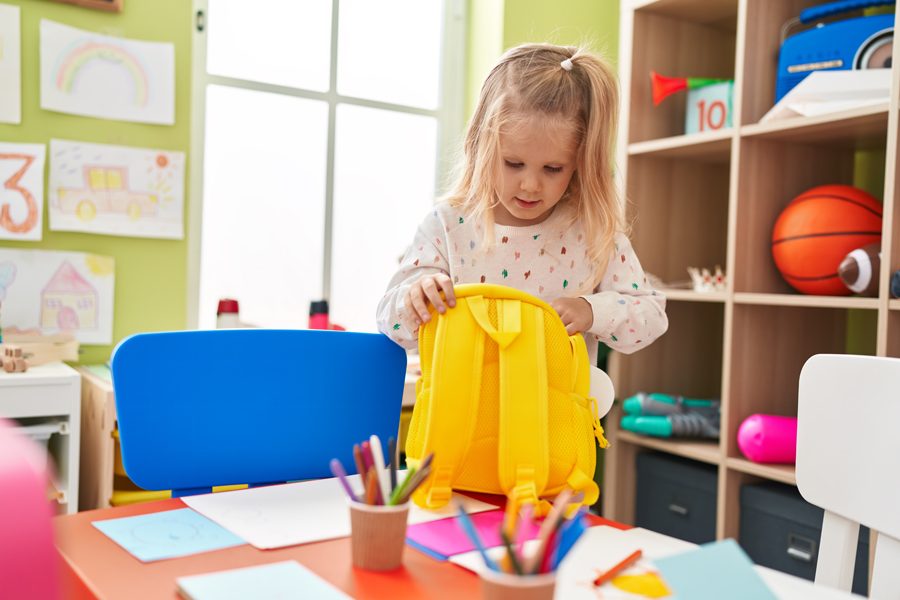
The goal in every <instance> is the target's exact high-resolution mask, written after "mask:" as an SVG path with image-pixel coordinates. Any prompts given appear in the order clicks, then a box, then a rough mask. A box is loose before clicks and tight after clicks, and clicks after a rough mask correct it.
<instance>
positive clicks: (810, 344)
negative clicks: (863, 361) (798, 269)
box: [722, 304, 878, 458]
mask: <svg viewBox="0 0 900 600" xmlns="http://www.w3.org/2000/svg"><path fill="white" fill-rule="evenodd" d="M877 321H878V312H877V311H875V310H847V309H844V308H821V307H798V306H771V305H756V304H735V306H734V316H733V323H732V327H733V331H732V342H731V343H732V353H731V377H730V383H729V391H728V406H727V407H726V411H725V415H724V416H725V418H724V419H723V423H722V434H723V435H724V436H725V440H726V441H725V451H726V455H727V456H728V457H729V458H741V456H742V455H741V454H740V451H739V449H738V447H737V431H738V429H739V427H740V425H741V423H743V421H744V419H746V418H747V417H749V416H750V415H752V414H756V413H761V414H774V415H782V416H796V415H797V389H798V385H799V384H798V382H799V379H800V371H801V369H802V368H803V365H804V364H805V363H806V361H807V359H809V357H811V356H813V355H814V354H823V353H825V354H875V346H876V330H877Z"/></svg>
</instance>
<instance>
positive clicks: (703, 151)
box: [628, 129, 734, 163]
mask: <svg viewBox="0 0 900 600" xmlns="http://www.w3.org/2000/svg"><path fill="white" fill-rule="evenodd" d="M733 137H734V130H733V129H723V130H719V131H704V132H702V133H690V134H685V135H676V136H673V137H667V138H662V139H657V140H647V141H645V142H635V143H634V144H630V145H629V146H628V154H629V155H631V156H649V155H652V156H654V157H659V158H687V159H693V160H699V161H705V162H713V163H727V162H728V160H729V158H730V157H731V139H732V138H733Z"/></svg>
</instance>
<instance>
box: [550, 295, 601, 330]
mask: <svg viewBox="0 0 900 600" xmlns="http://www.w3.org/2000/svg"><path fill="white" fill-rule="evenodd" d="M550 306H552V307H553V309H554V310H555V311H556V312H557V313H559V316H560V318H561V319H562V322H563V325H565V326H566V333H568V334H569V335H575V334H576V333H582V332H585V331H587V330H588V329H590V328H591V325H593V324H594V309H593V308H591V303H590V302H588V301H587V300H585V299H584V298H557V299H556V300H554V301H552V302H551V303H550Z"/></svg>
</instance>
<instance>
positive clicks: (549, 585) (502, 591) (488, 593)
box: [481, 571, 556, 600]
mask: <svg viewBox="0 0 900 600" xmlns="http://www.w3.org/2000/svg"><path fill="white" fill-rule="evenodd" d="M555 589H556V573H555V572H553V573H543V574H541V575H515V574H513V573H500V572H498V571H485V572H484V573H482V574H481V593H482V598H484V600H553V593H554V591H555Z"/></svg>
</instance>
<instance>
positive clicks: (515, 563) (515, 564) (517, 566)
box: [500, 527, 524, 575]
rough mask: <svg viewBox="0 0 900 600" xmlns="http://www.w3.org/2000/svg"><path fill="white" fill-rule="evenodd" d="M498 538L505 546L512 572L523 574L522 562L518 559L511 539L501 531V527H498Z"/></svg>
mask: <svg viewBox="0 0 900 600" xmlns="http://www.w3.org/2000/svg"><path fill="white" fill-rule="evenodd" d="M500 539H501V540H503V545H504V546H505V547H506V554H507V556H509V563H510V564H511V565H512V568H513V572H514V573H515V574H516V575H524V571H522V562H521V561H520V560H519V556H518V555H517V553H516V549H515V548H514V547H513V545H512V541H510V539H509V536H508V535H507V534H506V532H505V531H503V528H502V527H501V528H500Z"/></svg>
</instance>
